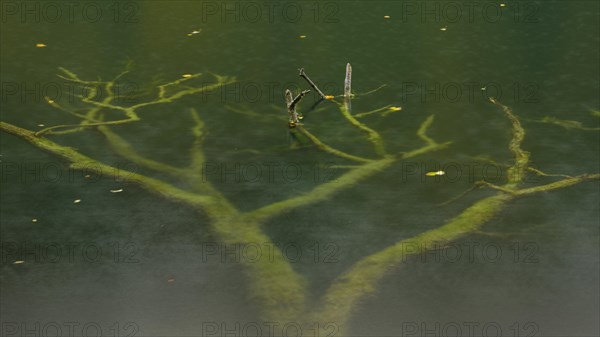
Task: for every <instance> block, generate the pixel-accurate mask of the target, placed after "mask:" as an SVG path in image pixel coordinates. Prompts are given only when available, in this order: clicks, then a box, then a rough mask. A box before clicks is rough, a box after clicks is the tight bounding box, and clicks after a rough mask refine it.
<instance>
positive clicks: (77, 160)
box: [0, 64, 600, 335]
mask: <svg viewBox="0 0 600 337" xmlns="http://www.w3.org/2000/svg"><path fill="white" fill-rule="evenodd" d="M346 69H347V72H346V80H345V92H344V95H343V96H341V99H340V100H338V98H336V97H333V96H329V95H325V94H324V93H323V92H321V91H320V90H319V89H318V87H317V86H316V85H315V84H314V83H313V82H312V81H311V80H310V79H309V78H308V76H307V75H306V73H305V72H304V70H303V69H300V76H301V77H303V78H304V79H305V80H306V81H307V82H308V83H309V84H310V85H311V86H312V87H313V90H315V92H317V93H318V94H319V95H320V96H321V98H322V99H324V100H328V101H330V102H333V103H334V106H335V107H336V109H337V110H338V111H339V112H340V113H341V115H342V116H343V117H344V119H345V120H346V121H347V122H348V123H349V124H350V125H351V126H352V127H354V128H356V129H357V131H358V132H361V133H363V134H364V135H365V136H366V139H367V141H368V142H370V143H371V145H372V146H373V152H374V156H373V157H365V156H362V155H359V154H353V153H347V152H344V151H341V150H339V149H336V148H334V147H332V146H330V145H328V144H326V143H325V142H323V141H322V140H321V139H320V138H319V137H318V136H316V135H314V134H313V133H311V132H310V131H309V130H308V127H307V126H306V125H303V124H302V123H301V122H300V119H301V115H299V113H298V112H297V111H296V108H297V106H298V104H299V102H300V101H301V99H302V97H303V96H304V95H305V94H307V92H308V91H303V92H301V93H300V94H299V95H298V96H296V97H292V96H293V95H292V93H291V92H289V91H287V92H286V94H285V97H284V98H285V102H286V104H287V109H288V113H289V116H290V122H289V124H290V127H291V128H292V130H291V131H292V132H294V133H297V134H300V135H302V136H303V137H305V138H306V139H307V140H308V141H310V142H312V144H314V146H315V148H316V149H318V150H321V151H325V152H326V153H328V154H330V155H331V156H334V157H337V158H341V159H344V160H348V161H351V162H354V163H356V165H352V166H344V167H345V169H346V170H347V171H346V172H344V173H343V174H341V175H340V176H339V177H338V178H337V179H335V180H334V181H329V182H325V183H322V184H320V185H318V186H316V187H314V188H313V189H312V190H310V191H307V192H305V193H300V194H297V195H295V196H292V197H289V198H287V199H285V200H280V201H277V202H274V203H272V204H269V205H265V206H262V207H259V208H257V209H254V210H251V211H240V210H239V209H238V207H236V205H234V204H232V202H231V201H230V200H228V199H227V198H226V197H225V196H224V195H223V194H222V193H221V192H220V191H219V190H217V189H216V188H215V187H214V186H213V185H212V184H211V183H210V182H209V181H207V180H206V179H203V177H202V176H201V174H200V172H202V167H203V165H204V164H205V155H204V152H203V149H202V147H203V141H204V137H205V135H206V131H205V125H204V123H203V121H202V119H201V117H200V115H199V114H198V113H197V112H196V111H195V110H193V109H192V110H191V119H192V120H193V122H194V123H193V127H192V128H191V133H192V134H193V135H194V137H195V138H194V139H195V140H194V142H193V144H192V145H191V149H190V162H189V165H188V166H187V167H175V166H172V165H170V164H168V163H162V162H158V161H155V160H153V159H150V158H148V157H146V156H143V155H141V154H140V153H138V152H137V151H136V149H135V148H134V147H133V146H132V145H131V144H129V143H128V142H127V141H126V140H125V139H124V138H122V137H121V136H119V135H118V133H116V132H115V129H116V128H115V126H118V125H121V124H125V123H133V122H136V121H139V120H140V119H141V117H139V110H140V109H141V108H143V107H147V106H151V105H159V104H169V103H173V102H174V101H176V100H178V99H179V98H182V97H184V96H186V95H193V94H197V93H200V92H204V91H210V90H215V89H217V88H220V87H222V86H225V85H228V84H230V83H233V82H234V81H235V79H233V78H229V77H223V76H218V75H213V77H214V83H212V84H211V85H204V86H200V87H197V86H193V85H191V84H189V83H191V80H193V79H195V78H198V77H200V76H201V74H193V75H188V76H186V77H185V78H182V79H179V80H176V81H173V82H169V83H165V84H161V85H158V86H157V87H156V97H155V98H154V99H151V100H148V101H145V102H142V103H138V104H133V105H122V104H119V103H118V101H119V98H121V96H119V95H118V94H116V93H115V90H114V88H115V85H116V81H117V80H118V79H119V78H121V77H122V76H124V75H125V74H126V73H127V71H125V72H123V73H121V74H119V75H118V76H117V77H115V78H114V79H112V80H110V81H86V80H82V79H80V78H79V76H78V75H76V74H75V73H73V72H71V71H68V70H66V69H62V68H61V71H62V73H63V74H62V75H61V76H62V77H63V78H65V79H68V80H69V81H72V82H74V83H76V84H77V85H79V86H81V87H82V88H85V89H87V94H86V95H80V96H78V99H79V101H80V102H81V103H83V104H84V105H85V106H86V108H85V109H84V110H83V111H84V112H83V113H82V112H81V110H77V111H75V110H74V109H71V108H67V107H65V106H63V105H61V104H60V103H59V102H55V101H52V100H48V103H49V104H51V105H52V106H53V107H55V108H57V109H60V110H62V111H65V112H67V113H69V114H71V115H74V116H76V117H77V118H79V119H80V123H78V124H69V125H57V126H52V127H48V128H45V129H42V130H40V131H37V132H35V131H32V130H27V129H24V128H21V127H18V126H15V125H12V124H9V123H5V122H1V124H0V128H1V129H2V131H4V132H6V133H10V134H13V135H15V136H18V137H21V138H22V139H24V140H26V141H28V142H29V143H31V144H32V145H33V146H35V147H37V148H40V149H43V150H46V151H48V152H50V153H52V154H54V155H56V156H58V157H61V158H63V159H64V160H66V161H68V162H69V163H70V166H71V167H72V168H74V169H80V170H85V169H86V168H89V167H90V165H93V166H94V167H95V168H97V171H98V172H100V173H105V174H107V173H110V172H114V171H115V170H116V168H114V167H111V166H110V165H107V164H104V163H102V162H100V161H98V160H95V159H93V158H91V157H89V156H87V155H85V154H83V153H81V152H79V151H77V150H75V149H73V148H70V147H67V146H63V145H60V144H59V143H56V142H54V141H52V140H50V139H49V138H48V137H47V136H50V135H60V134H64V133H74V132H82V131H85V130H87V129H89V128H96V129H97V130H99V131H100V132H101V133H102V134H103V135H104V136H105V138H106V141H107V143H108V144H109V145H110V147H111V148H112V150H114V152H116V153H117V154H119V155H120V156H122V157H123V158H125V159H127V160H129V161H131V162H132V163H135V164H137V165H139V166H140V167H145V168H147V169H150V170H153V171H156V172H159V173H161V174H167V175H170V176H173V177H176V178H178V179H182V178H183V179H185V180H186V181H187V182H188V186H189V187H190V188H189V189H183V188H181V187H179V186H176V185H174V184H171V183H169V182H167V181H164V180H161V179H158V178H153V177H151V176H148V175H142V174H138V173H135V172H124V174H123V179H124V180H126V181H128V182H131V183H135V184H137V185H139V186H141V187H142V188H144V189H146V190H148V191H149V192H153V193H156V194H158V195H160V196H162V197H164V198H166V199H169V200H172V201H174V202H178V203H182V204H185V205H187V206H189V207H190V208H192V209H194V210H196V211H197V212H198V213H199V214H200V216H204V217H207V218H208V219H209V220H210V228H211V230H212V232H213V233H214V235H215V237H216V238H218V240H219V241H220V242H222V243H224V244H237V245H251V244H255V243H258V242H268V241H270V240H269V237H268V236H267V235H266V234H265V230H264V227H265V226H266V225H267V223H268V220H269V219H272V218H274V217H276V216H279V215H281V214H284V213H286V212H290V211H292V210H295V209H298V208H301V207H306V206H309V205H312V204H315V203H318V202H321V201H323V200H325V199H328V198H331V197H333V196H334V195H335V194H336V193H339V192H341V191H343V190H345V189H348V188H350V187H352V186H354V185H356V184H357V183H358V182H360V181H363V180H365V179H368V178H369V177H371V176H374V175H376V174H378V173H379V172H381V171H382V170H385V169H386V168H389V167H390V166H391V165H393V164H394V163H396V162H398V161H401V160H406V159H409V158H415V157H418V156H421V155H423V154H426V153H430V152H433V151H438V150H441V149H445V148H447V147H448V146H449V145H450V144H451V143H450V142H442V143H439V142H437V141H436V140H434V139H432V138H431V137H429V136H428V135H427V130H428V128H429V127H430V126H431V125H432V123H433V121H434V116H433V115H431V116H429V117H427V118H426V119H425V120H424V121H423V122H422V123H421V125H420V127H419V128H418V129H417V130H416V132H415V133H416V137H417V138H418V139H420V140H421V141H422V142H423V145H422V146H421V147H418V148H415V149H413V150H411V151H407V152H402V153H391V152H390V151H389V150H388V149H387V147H386V144H385V140H384V139H383V137H382V136H381V135H380V133H379V132H378V131H376V130H374V129H373V128H371V127H369V126H368V125H366V124H365V123H363V122H362V121H361V118H362V117H364V116H368V115H373V114H376V113H389V112H392V111H396V110H399V108H396V107H391V106H384V107H382V108H378V109H375V110H373V111H369V112H363V113H353V112H352V109H351V106H350V102H351V99H352V98H353V96H354V95H353V94H352V93H351V67H350V65H349V64H348V65H347V68H346ZM99 90H101V91H102V92H103V94H104V95H103V96H104V98H103V99H97V97H98V95H97V94H98V91H99ZM282 101H283V100H282ZM490 102H491V103H492V104H493V105H494V106H495V107H497V108H498V109H499V110H500V111H501V112H502V113H503V114H504V115H505V116H506V118H507V120H508V122H509V123H510V125H511V127H512V139H511V141H510V143H509V144H508V149H509V150H510V151H511V152H512V154H513V156H514V162H513V163H512V165H510V167H509V168H508V181H507V182H506V183H505V184H503V185H494V184H490V183H488V182H485V181H480V182H477V183H476V184H475V185H474V186H473V189H474V188H490V189H493V190H495V191H497V193H496V194H495V195H492V196H489V197H486V198H483V199H481V200H479V201H476V202H475V203H473V204H472V205H471V206H469V207H468V208H466V209H465V210H463V211H462V212H461V213H460V214H458V215H456V216H455V217H454V218H452V219H450V220H449V221H447V222H446V223H445V224H440V225H439V227H437V228H434V229H431V230H428V231H425V232H423V233H420V234H418V235H416V236H414V237H410V238H406V239H404V240H401V241H398V242H396V243H395V244H392V245H390V246H388V247H386V248H384V249H382V250H380V251H378V252H376V253H374V254H372V255H369V256H365V257H363V258H362V259H360V260H359V261H357V262H355V263H354V265H353V266H352V267H350V268H349V269H348V270H347V271H346V272H344V273H342V274H341V275H339V276H338V277H337V278H336V279H335V280H334V281H333V283H332V284H331V285H330V286H329V287H328V289H327V290H326V292H325V294H324V295H323V296H322V297H321V299H319V300H317V302H316V303H313V302H312V301H310V298H311V296H310V294H309V291H308V289H307V284H306V283H307V282H306V281H305V279H304V277H303V275H301V274H300V273H298V272H297V271H295V270H294V269H293V268H292V265H291V263H290V261H288V260H287V259H286V257H285V256H284V254H283V253H282V252H281V251H280V250H279V249H278V248H277V247H274V252H273V253H274V256H273V257H272V259H258V260H257V261H252V263H249V262H247V261H241V262H240V264H241V265H242V266H243V268H244V270H245V271H246V274H247V276H248V280H249V292H250V293H251V294H252V295H253V297H254V298H256V299H257V301H258V302H259V303H260V306H261V313H260V316H261V318H262V319H264V320H265V321H276V322H292V321H293V322H304V323H307V324H311V325H312V324H313V323H314V322H321V323H323V324H327V323H330V324H335V326H336V327H338V328H339V330H337V329H336V332H337V334H338V335H344V334H345V332H347V329H348V324H349V320H350V318H351V316H352V313H353V311H354V310H355V309H356V308H357V306H358V304H359V303H360V301H361V300H363V299H364V298H365V296H367V295H369V294H372V293H374V292H376V291H377V284H378V281H379V280H380V279H381V278H382V277H383V276H384V275H385V274H386V272H387V271H388V270H389V269H390V266H395V265H398V264H401V263H402V261H405V259H406V257H408V256H410V255H418V254H421V253H422V252H424V251H426V250H428V249H432V248H434V247H436V246H438V245H439V244H440V243H447V242H449V241H451V240H456V239H457V238H459V237H461V236H464V235H467V234H469V233H474V232H476V231H478V230H479V229H480V228H481V227H482V226H483V225H484V224H485V223H486V222H487V221H488V220H490V219H492V218H493V217H494V216H495V215H497V214H498V213H499V212H500V211H501V210H502V209H503V208H504V207H505V206H506V205H507V204H508V203H509V202H511V201H513V200H515V199H517V198H519V197H524V196H530V195H533V194H536V193H540V192H547V191H552V190H556V189H560V188H564V187H568V186H571V185H575V184H578V183H581V182H584V181H589V180H599V179H600V174H598V173H596V174H581V175H578V176H566V175H552V176H557V177H560V180H558V181H554V182H551V183H547V184H544V185H539V186H535V187H522V185H523V184H522V183H523V181H524V178H525V176H526V174H537V175H541V176H551V175H548V174H546V173H544V172H542V171H540V170H538V169H535V168H533V167H531V165H530V162H529V157H530V154H529V153H528V152H526V151H525V150H523V149H522V148H521V144H522V142H523V139H524V137H525V130H524V129H523V127H522V125H521V123H520V121H519V119H518V118H517V116H516V115H515V114H514V113H513V111H512V110H511V109H510V108H509V107H507V106H505V105H503V104H502V103H500V102H499V101H497V100H496V99H490ZM109 111H110V112H112V113H113V114H114V112H117V113H118V114H119V115H120V116H121V118H119V119H114V120H106V115H107V113H108V112H109ZM245 113H252V112H245ZM408 243H410V244H412V245H413V246H414V247H418V249H416V250H410V251H409V250H407V249H405V247H404V246H405V245H406V244H408ZM309 302H310V303H309Z"/></svg>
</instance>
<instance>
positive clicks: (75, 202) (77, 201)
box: [73, 199, 81, 204]
mask: <svg viewBox="0 0 600 337" xmlns="http://www.w3.org/2000/svg"><path fill="white" fill-rule="evenodd" d="M80 202H81V199H75V200H73V203H74V204H78V203H80Z"/></svg>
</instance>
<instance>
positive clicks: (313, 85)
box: [298, 68, 325, 98]
mask: <svg viewBox="0 0 600 337" xmlns="http://www.w3.org/2000/svg"><path fill="white" fill-rule="evenodd" d="M298 71H300V77H302V78H303V79H305V80H306V82H308V84H310V86H311V87H312V88H313V89H315V91H316V92H317V93H318V94H319V95H321V98H325V94H324V93H323V92H322V91H321V90H320V89H319V88H318V87H317V85H316V84H315V83H314V82H313V81H311V80H310V78H308V76H306V73H305V72H304V68H300V69H298Z"/></svg>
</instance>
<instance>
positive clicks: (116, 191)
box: [110, 188, 123, 193]
mask: <svg viewBox="0 0 600 337" xmlns="http://www.w3.org/2000/svg"><path fill="white" fill-rule="evenodd" d="M121 192H123V189H122V188H119V189H118V190H110V193H121Z"/></svg>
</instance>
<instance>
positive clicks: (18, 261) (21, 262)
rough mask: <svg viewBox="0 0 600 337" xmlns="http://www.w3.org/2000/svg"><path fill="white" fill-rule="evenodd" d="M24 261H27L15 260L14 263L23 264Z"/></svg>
mask: <svg viewBox="0 0 600 337" xmlns="http://www.w3.org/2000/svg"><path fill="white" fill-rule="evenodd" d="M23 263H25V261H23V260H17V261H15V262H13V264H23Z"/></svg>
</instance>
